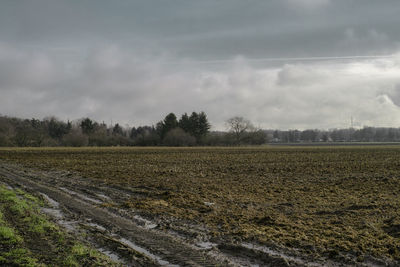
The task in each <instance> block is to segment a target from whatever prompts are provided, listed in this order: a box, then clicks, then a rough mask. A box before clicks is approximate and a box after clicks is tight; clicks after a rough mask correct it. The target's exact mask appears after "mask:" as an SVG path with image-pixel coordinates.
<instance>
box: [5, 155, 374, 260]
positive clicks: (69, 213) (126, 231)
mask: <svg viewBox="0 0 400 267" xmlns="http://www.w3.org/2000/svg"><path fill="white" fill-rule="evenodd" d="M71 176H72V174H71V173H69V172H60V171H54V172H42V171H36V170H32V169H27V168H23V167H21V166H18V165H15V164H9V163H5V162H2V161H0V178H1V179H2V182H4V183H6V184H8V185H11V186H14V187H23V188H25V189H27V190H29V191H31V192H35V193H37V194H41V195H42V197H43V198H44V199H46V200H47V202H48V203H49V206H50V207H49V208H47V209H44V210H43V212H45V213H47V214H49V215H51V216H52V217H53V218H54V219H55V221H56V222H58V223H59V224H60V225H62V226H64V228H66V229H67V230H69V231H70V232H72V233H73V234H75V235H77V236H79V235H82V233H84V236H86V237H87V239H88V240H89V241H90V242H91V243H92V244H93V245H94V246H95V247H97V249H98V250H99V251H101V252H103V253H104V254H106V255H108V256H110V257H111V258H112V259H114V260H116V261H120V262H121V263H122V264H123V265H128V266H159V265H164V266H174V265H176V266H216V265H218V266H258V265H260V266H339V265H340V264H339V263H335V262H330V261H327V260H318V261H315V260H314V259H310V258H304V257H302V256H301V255H298V254H297V255H296V254H293V253H292V254H291V253H290V252H288V251H278V250H272V249H269V248H267V249H255V247H254V246H252V245H248V244H229V243H225V242H223V241H221V242H218V243H214V242H210V240H207V239H204V238H203V239H199V238H191V237H190V236H189V237H188V236H186V238H182V236H180V235H179V232H180V231H182V224H180V225H179V227H175V228H174V226H171V228H169V229H170V230H169V231H166V230H165V229H161V228H160V227H159V226H160V224H161V223H162V222H161V219H157V218H156V217H154V218H152V220H149V219H147V218H143V217H141V216H140V215H139V214H134V213H130V212H128V211H126V210H120V209H116V208H115V207H110V206H113V205H108V203H113V202H116V203H119V204H120V203H123V202H124V201H125V200H126V199H129V197H130V194H131V192H130V191H129V188H119V187H118V186H109V185H102V184H101V183H100V182H99V180H91V179H89V178H84V179H83V178H82V179H71ZM75 178H76V177H75ZM114 206H115V205H114ZM170 223H171V224H173V223H174V222H168V224H170ZM192 226H193V225H189V224H188V225H187V229H184V232H185V233H186V234H187V233H189V235H190V231H201V229H200V228H198V229H196V226H193V229H191V228H192ZM171 229H172V230H171ZM200 236H201V235H200ZM204 236H206V235H203V237H204ZM378 265H379V263H378Z"/></svg>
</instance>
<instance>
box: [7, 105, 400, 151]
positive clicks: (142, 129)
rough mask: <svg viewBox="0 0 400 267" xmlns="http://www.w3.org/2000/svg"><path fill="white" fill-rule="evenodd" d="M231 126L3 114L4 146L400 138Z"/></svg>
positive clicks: (197, 119)
mask: <svg viewBox="0 0 400 267" xmlns="http://www.w3.org/2000/svg"><path fill="white" fill-rule="evenodd" d="M226 127H227V131H221V132H218V131H213V132H210V128H211V125H210V123H209V121H208V118H207V115H206V114H205V113H204V112H199V113H197V112H192V113H191V114H190V115H188V114H187V113H185V114H183V115H181V117H180V118H177V117H176V115H175V114H174V113H170V114H168V115H167V116H166V117H165V118H164V119H163V120H161V121H159V122H158V123H156V125H155V126H154V125H152V126H139V127H127V126H121V125H120V124H118V123H116V124H115V125H112V126H108V125H106V124H105V123H99V122H96V121H94V120H92V119H90V118H84V119H81V120H76V121H73V122H71V121H67V122H65V121H61V120H58V119H56V118H54V117H49V118H45V119H43V120H38V119H20V118H12V117H7V116H0V146H3V147H5V146H10V147H12V146H20V147H27V146H32V147H40V146H196V145H201V146H232V145H261V144H266V143H302V142H304V143H305V142H400V129H399V128H376V127H364V128H362V129H353V128H349V129H334V130H329V131H322V130H304V131H300V130H288V131H281V130H262V129H257V128H256V127H254V126H253V125H252V124H251V122H250V121H249V120H246V119H244V118H243V117H232V118H230V119H228V120H227V121H226Z"/></svg>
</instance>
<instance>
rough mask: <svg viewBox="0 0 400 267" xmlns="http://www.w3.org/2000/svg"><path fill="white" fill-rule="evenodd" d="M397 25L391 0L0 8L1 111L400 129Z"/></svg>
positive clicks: (124, 1) (46, 3) (77, 2)
mask: <svg viewBox="0 0 400 267" xmlns="http://www.w3.org/2000/svg"><path fill="white" fill-rule="evenodd" d="M399 14H400V1H398V0H382V1H376V0H335V1H333V0H268V1H266V0H201V1H195V0H140V1H136V0H113V1H110V0H63V1H62V0H18V1H16V0H1V1H0V25H1V27H0V93H1V97H0V114H2V115H9V116H18V117H24V118H31V117H36V118H43V117H46V116H50V115H55V116H56V117H58V118H60V119H63V120H66V119H70V120H73V119H79V118H82V117H87V116H89V117H91V118H93V119H95V120H98V121H105V122H106V123H110V121H111V120H113V122H120V123H122V124H123V125H125V124H129V125H130V126H138V125H143V124H147V125H151V124H155V123H156V122H157V121H159V120H161V119H162V118H163V117H164V116H165V115H166V114H167V113H169V112H174V113H176V114H177V115H180V114H182V113H183V112H188V113H190V112H192V111H205V112H206V113H207V115H208V117H209V120H210V121H211V123H212V125H213V126H214V129H224V121H226V120H227V119H228V118H229V117H232V116H236V115H238V116H243V117H246V118H248V119H250V120H251V121H252V122H253V123H254V124H255V125H256V126H259V127H262V128H280V129H289V128H290V129H294V128H298V129H307V128H324V129H329V128H336V127H339V128H341V127H349V126H350V118H351V117H353V118H354V123H355V125H356V126H359V127H362V126H366V125H369V126H394V127H400V27H399V25H400V16H399ZM364 56H377V57H369V58H366V57H364ZM380 56H383V57H380Z"/></svg>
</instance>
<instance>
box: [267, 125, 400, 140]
mask: <svg viewBox="0 0 400 267" xmlns="http://www.w3.org/2000/svg"><path fill="white" fill-rule="evenodd" d="M268 137H269V140H270V142H277V143H301V142H400V128H386V127H364V128H361V129H354V128H348V129H333V130H329V131H322V130H304V131H299V130H289V131H279V130H275V131H268Z"/></svg>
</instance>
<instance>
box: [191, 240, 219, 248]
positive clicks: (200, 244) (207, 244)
mask: <svg viewBox="0 0 400 267" xmlns="http://www.w3.org/2000/svg"><path fill="white" fill-rule="evenodd" d="M196 246H197V247H199V248H202V249H212V248H215V247H216V246H218V244H216V243H212V242H205V241H201V242H197V243H196Z"/></svg>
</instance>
